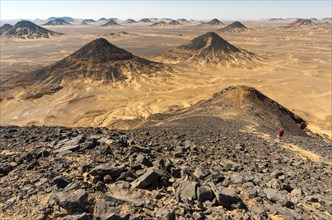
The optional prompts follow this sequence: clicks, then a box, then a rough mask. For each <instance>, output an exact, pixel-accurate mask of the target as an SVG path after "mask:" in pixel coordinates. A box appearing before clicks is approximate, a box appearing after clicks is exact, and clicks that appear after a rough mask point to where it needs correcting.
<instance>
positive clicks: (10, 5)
mask: <svg viewBox="0 0 332 220" xmlns="http://www.w3.org/2000/svg"><path fill="white" fill-rule="evenodd" d="M0 2H1V19H2V20H3V19H35V18H40V19H46V18H48V17H51V16H71V17H74V18H93V19H98V18H101V17H106V18H110V17H116V18H120V19H121V18H122V19H124V18H134V19H138V18H144V17H158V18H160V17H171V18H194V19H210V18H220V19H260V18H272V17H283V18H289V17H304V18H313V17H315V18H323V17H331V7H332V6H331V0H311V1H291V0H288V1H286V0H283V1H282V0H281V1H280V0H279V1H234V0H233V1H106V0H104V1H91V0H90V1H89V0H85V1H84V0H81V1H78V0H76V1H55V0H53V1H48V0H44V1H42V0H39V1H28V0H25V1H24V0H23V1H22V0H21V1H16V0H0Z"/></svg>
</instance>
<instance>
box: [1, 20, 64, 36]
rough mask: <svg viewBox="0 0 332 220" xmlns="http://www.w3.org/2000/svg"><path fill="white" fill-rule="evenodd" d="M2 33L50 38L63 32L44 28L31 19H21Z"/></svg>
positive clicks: (5, 34)
mask: <svg viewBox="0 0 332 220" xmlns="http://www.w3.org/2000/svg"><path fill="white" fill-rule="evenodd" d="M2 35H3V36H10V37H18V38H24V39H26V38H28V39H34V38H49V37H50V36H58V35H62V34H61V33H57V32H54V31H50V30H47V29H45V28H42V27H40V26H38V25H36V24H34V23H32V22H31V21H19V22H17V23H16V24H15V25H14V26H13V27H12V28H10V29H9V30H7V31H6V32H4V33H3V34H2Z"/></svg>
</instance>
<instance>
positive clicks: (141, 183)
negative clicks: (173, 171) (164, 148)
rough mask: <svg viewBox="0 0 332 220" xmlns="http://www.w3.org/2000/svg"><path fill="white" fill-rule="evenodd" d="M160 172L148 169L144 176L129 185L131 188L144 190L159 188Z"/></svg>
mask: <svg viewBox="0 0 332 220" xmlns="http://www.w3.org/2000/svg"><path fill="white" fill-rule="evenodd" d="M162 175H163V174H162V172H161V171H159V170H156V169H154V168H149V169H148V170H147V171H146V173H145V174H143V175H142V176H140V177H139V178H137V179H136V180H135V181H134V182H132V183H131V187H132V188H141V189H145V188H147V187H149V186H152V185H153V186H159V184H160V178H161V176H162Z"/></svg>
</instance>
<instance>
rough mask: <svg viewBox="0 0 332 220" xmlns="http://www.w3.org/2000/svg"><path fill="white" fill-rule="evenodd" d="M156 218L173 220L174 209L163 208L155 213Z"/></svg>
mask: <svg viewBox="0 0 332 220" xmlns="http://www.w3.org/2000/svg"><path fill="white" fill-rule="evenodd" d="M156 218H157V219H158V220H164V219H165V220H175V211H174V209H170V208H168V207H163V208H161V209H158V211H157V212H156Z"/></svg>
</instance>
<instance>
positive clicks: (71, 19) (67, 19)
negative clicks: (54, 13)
mask: <svg viewBox="0 0 332 220" xmlns="http://www.w3.org/2000/svg"><path fill="white" fill-rule="evenodd" d="M55 19H61V20H65V21H67V22H75V19H74V18H72V17H49V18H48V19H47V20H48V21H49V20H55Z"/></svg>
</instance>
